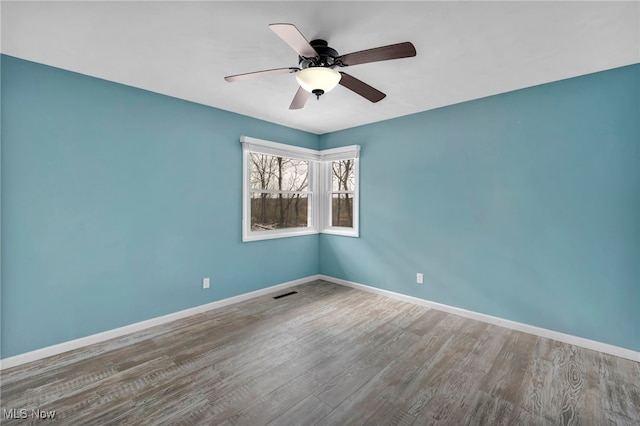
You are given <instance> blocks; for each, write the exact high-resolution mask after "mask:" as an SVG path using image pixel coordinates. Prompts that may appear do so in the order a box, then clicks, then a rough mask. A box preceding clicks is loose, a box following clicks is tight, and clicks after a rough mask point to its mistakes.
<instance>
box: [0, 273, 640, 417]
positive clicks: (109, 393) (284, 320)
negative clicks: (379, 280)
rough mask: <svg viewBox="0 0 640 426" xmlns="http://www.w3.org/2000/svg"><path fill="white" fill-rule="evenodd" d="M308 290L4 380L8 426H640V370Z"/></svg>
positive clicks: (454, 319)
mask: <svg viewBox="0 0 640 426" xmlns="http://www.w3.org/2000/svg"><path fill="white" fill-rule="evenodd" d="M292 290H293V291H297V292H298V293H297V294H294V295H291V296H288V297H284V298H281V299H277V300H274V299H273V298H272V297H271V296H272V295H269V296H263V297H258V298H255V299H251V300H249V301H245V302H241V303H238V304H234V305H230V306H227V307H224V308H220V309H216V310H212V311H209V312H206V313H203V314H200V315H196V316H193V317H190V318H186V319H183V320H179V321H175V322H172V323H169V324H165V325H162V326H158V327H154V328H150V329H147V330H144V331H141V332H138V333H134V334H131V335H128V336H124V337H121V338H117V339H113V340H110V341H107V342H103V343H100V344H96V345H92V346H89V347H86V348H83V349H79V350H76V351H72V352H68V353H65V354H60V355H57V356H55V357H51V358H48V359H45V360H40V361H36V362H33V363H30V364H25V365H22V366H19V367H15V368H12V369H7V370H4V371H2V373H1V388H0V391H1V400H0V401H1V408H2V413H0V416H2V424H3V425H4V424H6V425H11V424H19V425H25V424H30V423H33V424H41V423H44V422H41V421H37V420H34V419H33V418H32V417H31V413H32V412H31V410H32V409H39V410H43V411H50V410H55V411H56V417H55V420H56V423H58V424H64V425H74V424H81V425H112V424H114V425H115V424H143V425H145V424H163V425H164V424H182V425H197V424H201V425H251V426H254V425H432V424H433V425H499V424H523V425H578V424H582V425H610V424H615V425H638V424H640V389H639V386H640V385H639V384H640V363H637V362H633V361H629V360H625V359H622V358H617V357H614V356H611V355H606V354H603V353H599V352H595V351H590V350H587V349H583V348H579V347H575V346H572V345H568V344H564V343H559V342H556V341H553V340H548V339H543V338H539V337H536V336H533V335H529V334H525V333H520V332H517V331H512V330H509V329H505V328H501V327H498V326H493V325H489V324H486V323H483V322H478V321H474V320H470V319H466V318H462V317H459V316H456V315H451V314H447V313H444V312H441V311H437V310H432V309H429V308H425V307H421V306H416V305H412V304H409V303H406V302H402V301H398V300H395V299H391V298H386V297H383V296H379V295H375V294H371V293H367V292H363V291H360V290H356V289H352V288H348V287H343V286H340V285H336V284H332V283H328V282H325V281H316V282H313V283H307V284H304V285H300V286H297V287H294V288H292V289H290V290H285V292H288V291H292ZM12 409H15V410H20V409H26V410H27V411H26V412H27V414H28V419H27V421H25V420H22V419H8V418H7V417H10V413H11V411H7V410H12ZM13 413H14V414H15V413H20V411H14V412H13ZM14 417H15V416H14Z"/></svg>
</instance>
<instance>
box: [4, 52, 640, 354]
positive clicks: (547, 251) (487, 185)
mask: <svg viewBox="0 0 640 426" xmlns="http://www.w3.org/2000/svg"><path fill="white" fill-rule="evenodd" d="M1 58H2V64H1V66H2V69H1V71H2V86H1V90H2V97H1V102H2V105H1V106H2V111H1V116H0V119H1V122H2V131H1V136H2V151H1V154H2V156H1V173H2V176H1V177H2V182H1V184H2V188H1V189H2V192H1V205H2V234H1V239H2V247H1V250H2V251H1V255H2V291H1V303H2V312H1V319H2V338H1V342H2V348H1V349H2V350H1V357H2V358H4V357H8V356H12V355H16V354H20V353H24V352H27V351H30V350H34V349H38V348H42V347H46V346H49V345H53V344H56V343H60V342H64V341H68V340H72V339H76V338H79V337H83V336H87V335H90V334H94V333H97V332H100V331H105V330H109V329H113V328H116V327H119V326H123V325H127V324H131V323H134V322H137V321H142V320H145V319H148V318H153V317H157V316H160V315H163V314H167V313H171V312H176V311H179V310H181V309H185V308H189V307H193V306H198V305H201V304H204V303H207V302H210V301H213V300H218V299H222V298H226V297H230V296H234V295H237V294H242V293H246V292H249V291H252V290H256V289H259V288H263V287H267V286H270V285H273V284H278V283H282V282H286V281H289V280H293V279H297V278H301V277H305V276H309V275H313V274H317V273H319V272H320V273H324V274H327V275H331V276H335V277H338V278H342V279H346V280H350V281H355V282H359V283H363V284H367V285H371V286H375V287H379V288H383V289H388V290H391V291H395V292H399V293H403V294H407V295H411V296H416V297H421V298H425V299H429V300H433V301H436V302H441V303H445V304H448V305H452V306H458V307H461V308H465V309H470V310H473V311H477V312H482V313H485V314H489V315H495V316H498V317H502V318H507V319H511V320H514V321H519V322H523V323H527V324H531V325H535V326H539V327H544V328H548V329H552V330H557V331H560V332H564V333H568V334H573V335H577V336H582V337H586V338H590V339H594V340H598V341H602V342H606V343H610V344H613V345H617V346H621V347H625V348H629V349H632V350H640V335H639V331H638V329H639V327H638V324H640V313H639V312H640V309H638V306H640V295H639V289H638V287H639V286H640V219H639V218H640V161H639V160H640V129H639V124H638V122H639V119H640V105H639V103H640V101H639V98H640V84H639V75H640V65H636V66H631V67H624V68H620V69H615V70H611V71H607V72H602V73H597V74H592V75H588V76H583V77H579V78H575V79H570V80H565V81H561V82H556V83H552V84H547V85H543V86H538V87H533V88H529V89H525V90H520V91H516V92H511V93H507V94H503V95H498V96H494V97H490V98H485V99H481V100H477V101H473V102H467V103H464V104H459V105H455V106H451V107H447V108H442V109H438V110H433V111H428V112H425V113H421V114H416V115H411V116H407V117H402V118H398V119H394V120H389V121H385V122H381V123H376V124H371V125H367V126H362V127H358V128H353V129H349V130H345V131H341V132H336V133H331V134H326V135H323V136H317V135H311V134H308V133H305V132H301V131H297V130H293V129H290V128H285V127H281V126H277V125H274V124H271V123H267V122H263V121H259V120H256V119H253V118H249V117H244V116H241V115H237V114H232V113H229V112H225V111H221V110H216V109H213V108H209V107H205V106H201V105H197V104H193V103H189V102H185V101H181V100H177V99H174V98H169V97H166V96H162V95H158V94H154V93H151V92H146V91H143V90H139V89H135V88H131V87H127V86H122V85H118V84H115V83H110V82H106V81H103V80H99V79H94V78H90V77H87V76H83V75H79V74H75V73H71V72H67V71H63V70H59V69H55V68H51V67H47V66H44V65H40V64H35V63H31V62H27V61H22V60H19V59H16V58H12V57H8V56H2V57H1ZM241 134H246V135H249V136H254V137H258V138H262V139H268V140H274V141H278V142H283V143H291V144H294V145H299V146H305V147H309V148H315V149H318V148H322V149H324V148H331V147H336V146H341V145H351V144H360V145H361V146H362V147H363V150H362V160H361V163H360V167H361V185H362V186H361V210H360V211H361V218H360V226H361V229H360V235H361V237H360V238H348V237H337V236H331V235H321V236H319V237H318V236H317V235H311V236H305V237H297V238H285V239H279V240H266V241H260V242H253V243H249V244H247V243H244V244H243V243H242V242H241V206H242V203H241V194H242V188H241V173H240V170H241V166H242V156H241V146H240V144H239V137H240V135H241ZM392 218H396V219H392ZM318 242H319V245H318ZM416 272H422V273H424V274H425V284H424V285H422V286H419V285H417V284H415V273H416ZM205 276H209V277H211V279H212V289H210V290H202V289H201V288H200V287H201V279H202V278H203V277H205Z"/></svg>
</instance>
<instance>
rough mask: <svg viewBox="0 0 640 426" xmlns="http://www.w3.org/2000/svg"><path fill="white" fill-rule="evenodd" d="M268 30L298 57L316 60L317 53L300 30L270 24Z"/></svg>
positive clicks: (292, 26) (288, 26)
mask: <svg viewBox="0 0 640 426" xmlns="http://www.w3.org/2000/svg"><path fill="white" fill-rule="evenodd" d="M269 28H271V30H272V31H273V32H274V33H276V34H277V35H278V36H279V37H280V38H281V39H282V40H284V42H285V43H287V44H288V45H289V46H291V48H292V49H293V50H295V51H296V52H297V53H298V55H300V56H302V57H303V58H317V57H318V52H316V49H314V48H313V47H312V46H311V45H310V44H309V42H308V41H307V39H306V38H304V36H303V35H302V33H301V32H300V30H298V28H297V27H296V26H295V25H293V24H270V25H269Z"/></svg>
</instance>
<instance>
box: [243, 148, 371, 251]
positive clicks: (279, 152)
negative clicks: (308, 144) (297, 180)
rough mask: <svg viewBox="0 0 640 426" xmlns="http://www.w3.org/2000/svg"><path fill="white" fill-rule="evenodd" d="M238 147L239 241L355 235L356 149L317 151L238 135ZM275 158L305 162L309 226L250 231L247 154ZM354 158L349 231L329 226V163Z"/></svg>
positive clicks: (358, 177) (357, 176)
mask: <svg viewBox="0 0 640 426" xmlns="http://www.w3.org/2000/svg"><path fill="white" fill-rule="evenodd" d="M240 143H241V144H242V155H243V159H242V241H245V242H248V241H260V240H267V239H273V238H286V237H297V236H301V235H311V234H318V233H326V234H333V235H343V236H349V237H358V236H359V204H360V203H359V194H360V176H359V156H360V146H359V145H350V146H345V147H340V148H332V149H326V150H323V151H318V150H314V149H309V148H302V147H298V146H294V145H286V144H282V143H278V142H271V141H266V140H262V139H256V138H252V137H249V136H241V137H240ZM252 152H253V153H259V154H267V155H276V156H281V157H287V158H294V159H298V160H308V161H309V189H310V191H311V194H310V198H311V202H310V208H309V210H308V211H309V226H307V227H305V228H285V229H275V230H270V231H252V230H251V191H250V189H249V181H250V178H251V177H250V161H249V155H250V153H252ZM346 159H354V160H355V161H354V163H355V176H356V187H355V191H354V197H353V228H343V227H335V226H330V225H331V173H329V168H330V165H331V161H335V160H346Z"/></svg>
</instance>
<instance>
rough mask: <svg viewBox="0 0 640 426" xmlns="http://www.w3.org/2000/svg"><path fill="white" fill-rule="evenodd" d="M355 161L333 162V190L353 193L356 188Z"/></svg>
mask: <svg viewBox="0 0 640 426" xmlns="http://www.w3.org/2000/svg"><path fill="white" fill-rule="evenodd" d="M353 163H354V162H353V160H340V161H332V162H331V169H332V170H331V171H332V173H331V190H333V191H353V190H354V186H355V179H356V176H355V171H354V170H353Z"/></svg>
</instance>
